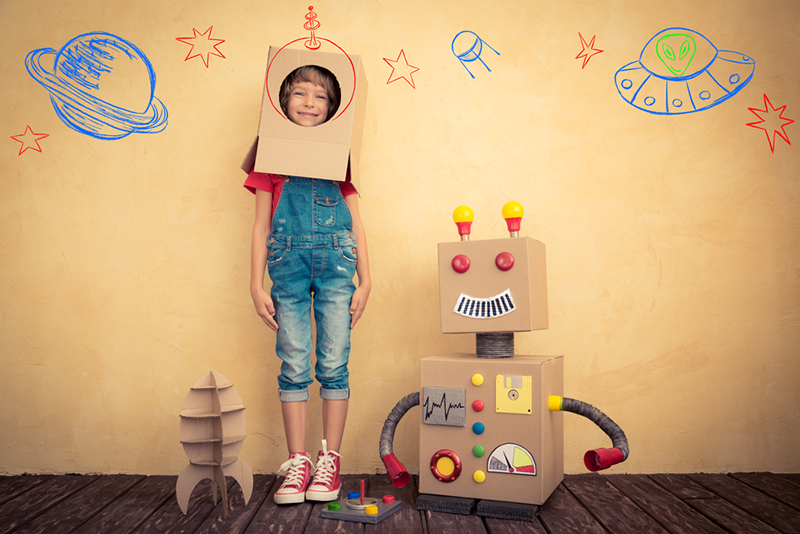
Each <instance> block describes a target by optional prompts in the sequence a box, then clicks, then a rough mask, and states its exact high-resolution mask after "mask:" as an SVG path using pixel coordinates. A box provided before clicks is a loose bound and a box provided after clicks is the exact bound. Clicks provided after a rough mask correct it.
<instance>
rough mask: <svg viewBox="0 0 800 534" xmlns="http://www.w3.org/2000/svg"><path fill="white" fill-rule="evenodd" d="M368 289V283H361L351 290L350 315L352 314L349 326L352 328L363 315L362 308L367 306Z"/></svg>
mask: <svg viewBox="0 0 800 534" xmlns="http://www.w3.org/2000/svg"><path fill="white" fill-rule="evenodd" d="M369 290H370V287H369V285H367V284H361V285H359V286H358V287H357V288H356V290H355V292H353V298H352V299H350V315H352V316H353V317H352V319H351V320H350V328H353V327H354V326H355V325H356V323H357V322H358V320H359V319H360V318H361V316H362V315H364V308H366V307H367V299H368V298H369Z"/></svg>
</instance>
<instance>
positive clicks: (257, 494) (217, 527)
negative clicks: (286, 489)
mask: <svg viewBox="0 0 800 534" xmlns="http://www.w3.org/2000/svg"><path fill="white" fill-rule="evenodd" d="M274 483H275V476H274V475H256V476H253V493H252V494H251V495H250V502H249V503H248V505H247V506H245V504H244V494H243V493H242V491H241V490H240V489H239V486H238V484H237V485H235V486H234V491H232V492H230V493H228V517H227V518H225V519H223V518H222V502H220V503H219V504H218V505H217V506H216V507H215V508H214V510H213V511H212V512H211V514H210V515H209V516H208V517H206V520H205V521H204V522H203V524H202V525H200V527H199V528H198V529H197V530H195V534H208V533H224V534H240V533H243V532H244V531H245V530H246V529H247V527H248V525H250V523H251V522H252V521H253V517H254V516H255V515H256V513H257V512H258V509H259V508H261V505H262V504H263V503H264V500H265V499H266V497H267V494H268V493H269V489H270V488H271V487H272V486H273V485H274Z"/></svg>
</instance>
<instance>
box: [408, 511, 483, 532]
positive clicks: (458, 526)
mask: <svg viewBox="0 0 800 534" xmlns="http://www.w3.org/2000/svg"><path fill="white" fill-rule="evenodd" d="M422 514H423V518H424V520H425V522H426V523H427V526H428V532H431V533H439V532H458V534H484V533H485V532H486V527H485V526H484V524H483V520H482V519H481V518H480V517H478V516H477V515H476V514H475V512H474V511H473V512H472V513H471V514H470V515H461V514H446V513H444V512H431V511H430V510H425V511H423V512H422Z"/></svg>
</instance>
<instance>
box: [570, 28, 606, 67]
mask: <svg viewBox="0 0 800 534" xmlns="http://www.w3.org/2000/svg"><path fill="white" fill-rule="evenodd" d="M578 37H580V38H581V47H582V48H583V49H582V50H581V52H580V54H578V55H577V56H575V59H580V58H583V65H582V66H581V69H584V68H586V64H587V63H589V60H590V59H592V56H596V55H597V54H599V53H600V52H602V50H598V49H596V48H595V47H594V38H595V37H597V36H596V35H592V40H591V41H589V42H588V43H587V42H586V39H584V38H583V35H581V32H578Z"/></svg>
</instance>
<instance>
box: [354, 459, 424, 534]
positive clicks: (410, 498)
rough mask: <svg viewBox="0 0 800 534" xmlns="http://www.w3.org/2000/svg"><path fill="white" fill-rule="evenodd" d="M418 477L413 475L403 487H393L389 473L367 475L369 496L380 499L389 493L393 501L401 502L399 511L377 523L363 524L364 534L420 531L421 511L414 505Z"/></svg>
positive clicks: (393, 533)
mask: <svg viewBox="0 0 800 534" xmlns="http://www.w3.org/2000/svg"><path fill="white" fill-rule="evenodd" d="M418 482H419V477H418V476H417V475H413V476H412V477H411V482H409V483H408V485H406V487H404V488H395V487H394V485H393V484H392V481H391V480H390V479H389V475H387V474H380V475H372V476H370V477H369V481H368V483H367V486H368V487H369V496H370V497H374V498H375V499H378V500H381V499H383V496H384V495H391V496H393V497H394V498H395V502H402V503H403V506H402V508H400V511H399V512H396V513H394V514H393V515H391V516H389V517H388V518H386V519H384V520H383V521H381V522H380V523H378V524H377V525H365V526H364V534H405V533H407V532H416V533H421V532H422V513H421V512H420V511H418V510H417V508H416V507H415V506H414V502H415V501H416V499H417V495H419V490H418V485H417V484H418Z"/></svg>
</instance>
